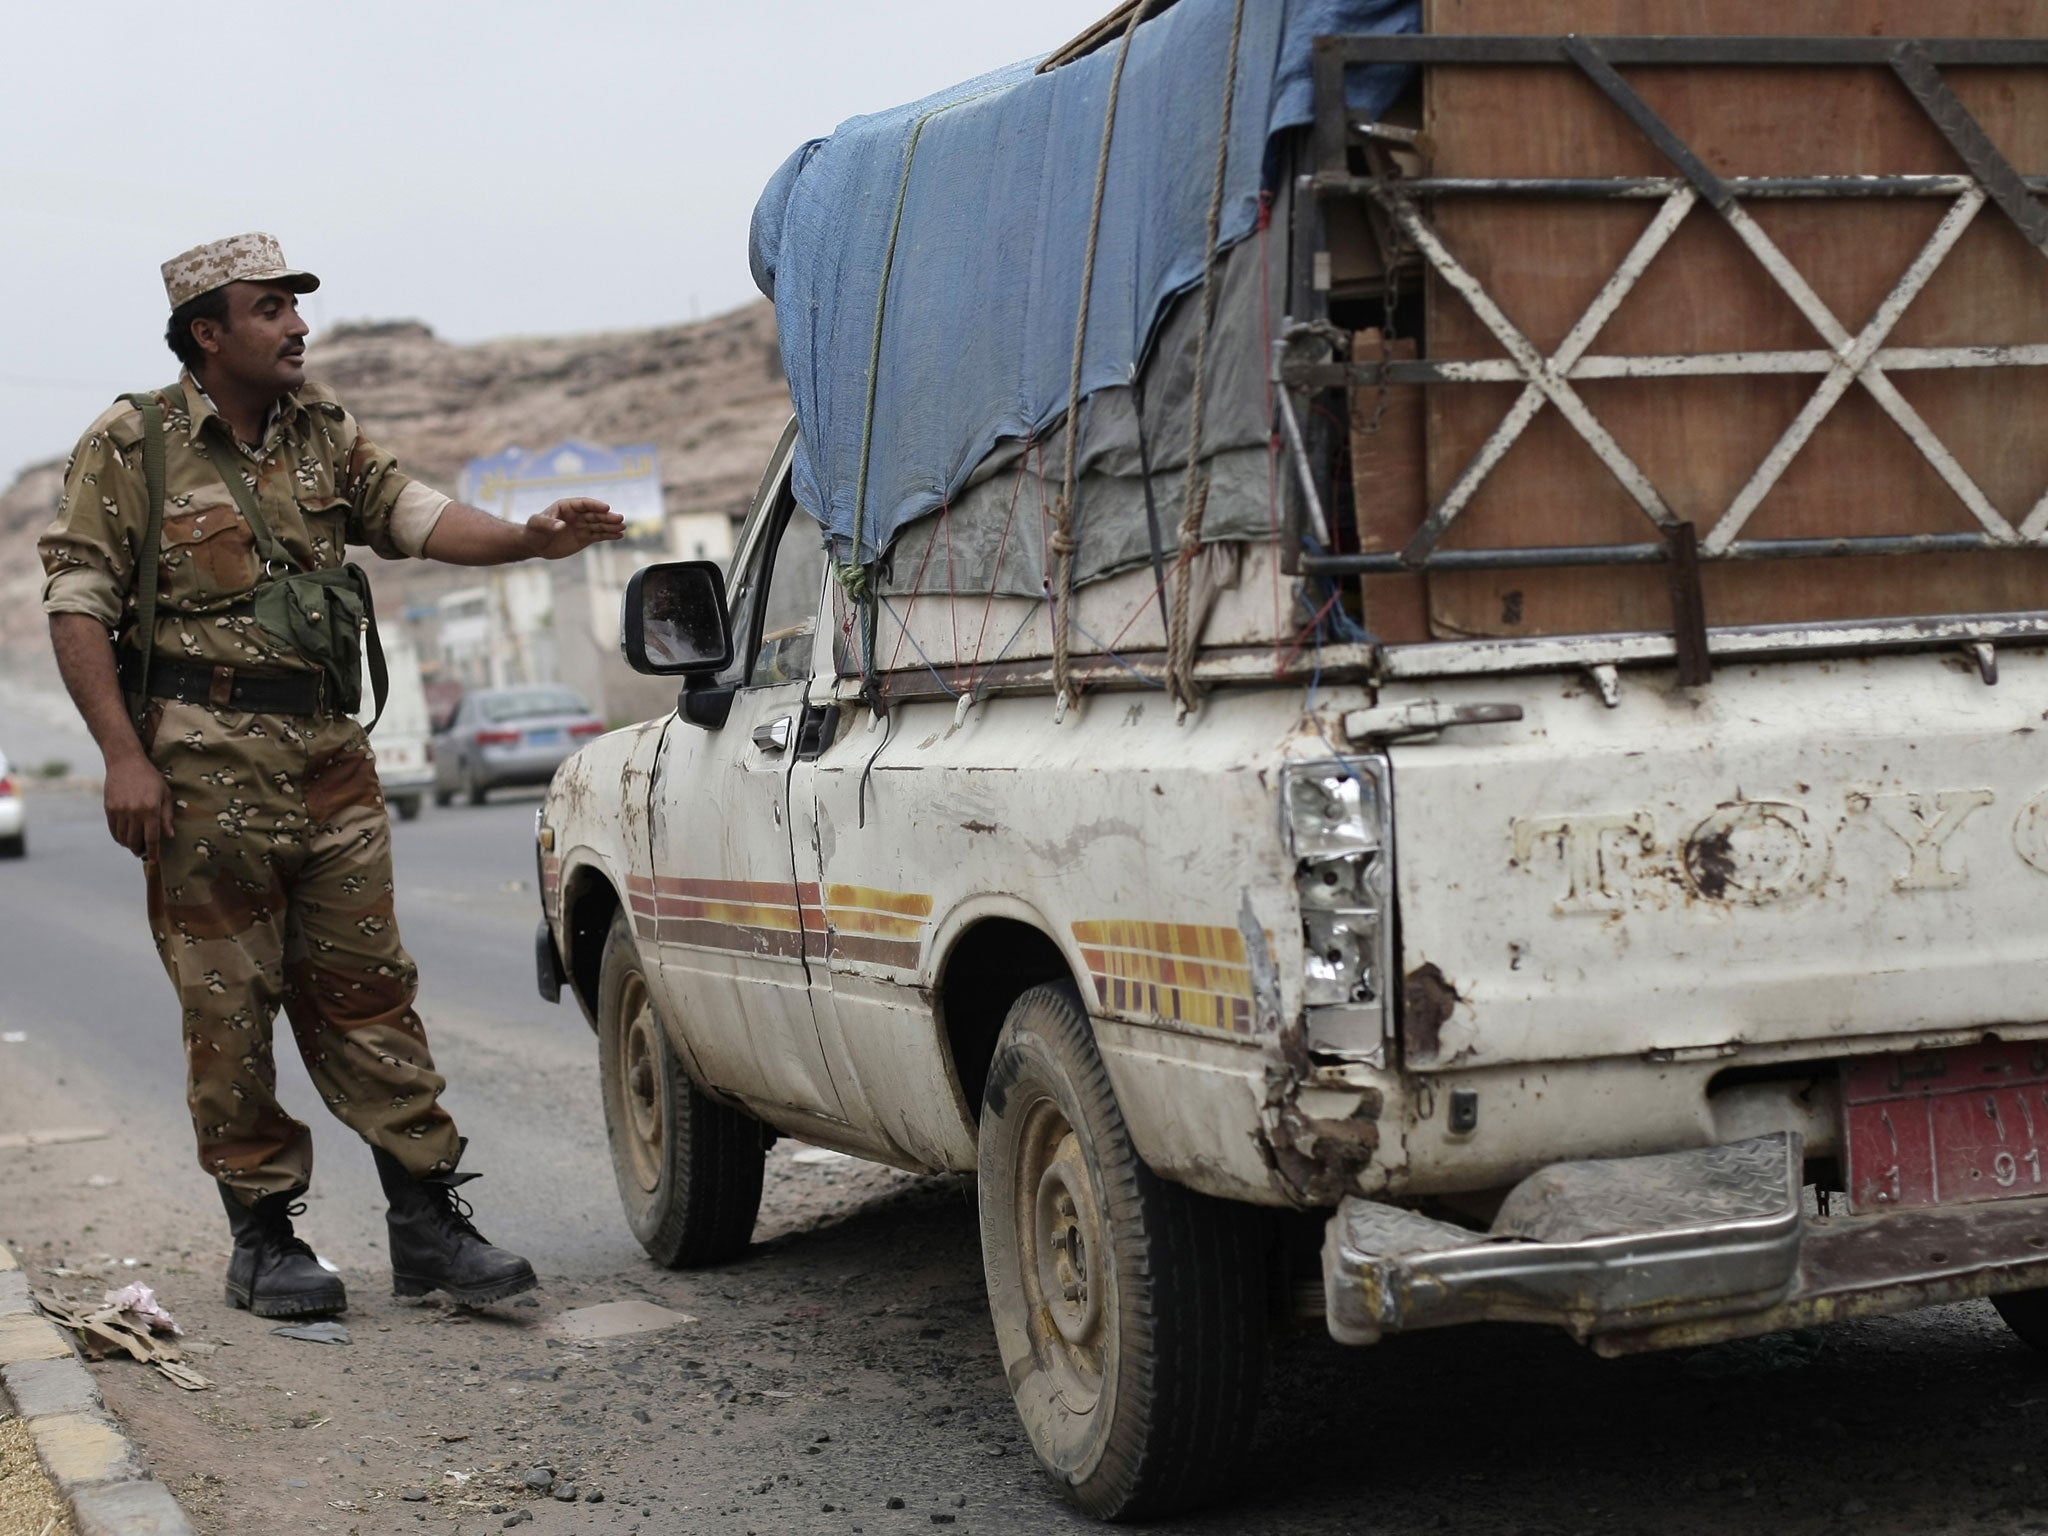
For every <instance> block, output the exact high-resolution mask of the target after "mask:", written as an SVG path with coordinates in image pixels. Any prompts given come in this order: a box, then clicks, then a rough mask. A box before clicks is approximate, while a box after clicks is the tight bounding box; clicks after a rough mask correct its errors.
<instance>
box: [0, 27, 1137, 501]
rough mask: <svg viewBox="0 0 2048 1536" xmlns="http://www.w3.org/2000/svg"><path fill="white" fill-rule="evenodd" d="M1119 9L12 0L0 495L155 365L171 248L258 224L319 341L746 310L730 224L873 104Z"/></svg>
mask: <svg viewBox="0 0 2048 1536" xmlns="http://www.w3.org/2000/svg"><path fill="white" fill-rule="evenodd" d="M1110 8H1111V0H1033V3H1031V4H1028V5H1017V4H1013V3H999V0H741V3H726V4H713V3H708V0H666V3H662V0H575V3H570V0H494V3H489V4H486V3H482V0H402V3H401V0H348V3H343V4H332V5H320V6H301V5H280V4H268V5H253V4H213V3H208V0H189V3H186V4H182V5H165V4H162V3H161V0H151V3H148V4H142V3H135V0H96V3H94V4H91V5H79V6H58V5H45V4H37V5H28V4H9V5H8V7H7V9H8V11H9V21H8V59H7V64H6V67H5V72H4V82H5V83H4V90H0V126H4V130H5V131H4V132H0V286H4V291H5V293H6V295H7V300H8V302H7V305H6V311H7V321H6V345H5V347H4V349H0V484H4V483H5V482H6V481H7V480H9V479H11V478H12V477H13V474H14V472H15V471H16V470H18V469H19V468H21V467H22V466H23V465H25V464H28V463H31V462H34V461H35V460H38V459H44V458H49V457H52V456H54V455H59V454H62V453H64V452H66V451H68V450H69V448H70V446H71V444H72V442H73V441H74V440H75V439H76V438H77V436H78V434H79V432H80V431H81V430H82V429H83V428H84V426H85V424H86V423H87V422H88V421H90V420H91V418H92V417H93V416H95V415H96V414H98V412H99V411H100V410H101V409H102V408H103V407H104V406H105V405H106V404H107V403H108V402H109V401H110V400H111V399H112V398H113V397H114V395H116V394H118V393H120V392H122V391H124V390H131V389H141V388H146V387H149V386H152V385H156V384H160V383H163V382H165V381H166V380H168V379H169V378H171V377H172V376H173V374H174V371H175V369H176V366H177V364H176V362H175V360H174V359H173V358H172V357H171V355H170V353H169V352H168V351H167V350H166V349H165V347H164V344H163V329H164V320H165V318H166V314H167V308H166V304H165V300H164V292H163V286H162V282H161V279H160V278H159V276H158V274H157V266H158V263H160V262H162V261H163V260H164V259H165V258H166V257H169V256H173V255H175V254H177V253H178V252H179V251H182V250H185V249H186V248H188V247H190V246H193V245H196V244H199V243H200V242H201V241H205V240H212V239H216V238H218V237H220V236H222V235H227V234H233V233H236V232H238V231H241V230H246V229H265V230H269V231H270V232H271V233H273V234H275V235H276V236H278V238H279V239H280V240H282V241H283V243H284V249H285V255H286V257H287V258H288V259H289V260H290V261H291V262H292V263H293V264H294V265H296V266H300V267H305V268H308V269H310V270H311V271H314V272H317V273H318V274H319V275H320V277H321V279H322V282H323V286H322V288H321V289H320V291H319V292H318V293H316V294H312V295H309V296H308V297H307V298H306V299H305V300H304V301H303V302H304V305H305V312H306V316H307V318H308V320H310V321H311V322H312V324H313V326H314V329H315V331H316V333H317V332H318V330H319V329H320V328H321V327H322V326H324V325H327V324H331V323H332V322H334V321H337V320H350V319H366V318H374V319H394V318H400V317H411V318H417V319H421V320H424V321H426V322H427V323H428V324H429V325H431V326H433V327H434V329H435V330H436V331H437V332H439V333H440V334H441V335H443V336H447V337H450V338H452V339H454V340H459V341H475V340H482V339H484V338H486V337H493V336H507V335H540V334H550V333H557V332H564V331H591V330H605V329H610V328H614V327H621V326H638V325H656V324H661V323H664V322H671V321H677V320H688V319H691V318H694V317H697V316H702V315H711V314H715V313H717V312H718V311H720V310H723V309H730V308H732V307H733V306H734V305H737V304H741V303H744V302H745V301H747V300H748V299H751V298H753V297H755V290H754V286H753V282H752V280H751V279H750V278H749V277H748V275H747V249H746V240H747V220H748V217H749V216H750V215H751V213H752V212H753V207H754V199H755V197H756V196H757V195H758V194H759V192H760V190H761V187H762V185H763V184H764V183H765V182H766V181H767V179H768V176H769V174H770V173H771V172H772V171H773V170H774V169H775V167H776V166H777V165H778V164H780V163H781V161H782V159H783V157H784V156H785V155H787V154H788V153H789V151H790V150H791V149H793V148H795V147H796V145H797V144H799V143H800V142H802V141H803V140H804V139H807V138H811V137H815V136H817V135H820V134H824V133H828V132H830V131H831V129H832V128H833V127H834V126H835V125H836V124H837V123H839V122H840V121H842V120H843V119H845V118H847V117H851V116H853V115H855V114H857V113H860V112H868V111H873V110H875V109H877V108H880V107H885V106H893V105H895V104H896V103H898V102H902V101H908V100H910V99H912V98H914V97H917V96H921V95H923V94H925V93H926V92H928V91H931V90H934V89H937V88H938V87H940V86H943V85H946V84H948V83H950V82H952V81H955V80H960V79H964V78H966V77H968V76H970V75H974V74H979V73H980V72H982V71H983V70H986V69H990V68H993V67H995V66H996V65H999V64H1005V63H1008V62H1010V61H1011V60H1013V59H1019V58H1025V57H1028V56H1032V55H1035V54H1042V53H1044V52H1046V51H1048V50H1050V49H1051V48H1054V47H1057V46H1058V45H1059V44H1060V43H1063V42H1065V41H1066V40H1067V39H1068V38H1069V37H1071V36H1072V35H1073V34H1075V33H1076V32H1078V31H1080V30H1081V28H1082V27H1083V26H1085V25H1086V24H1087V23H1088V22H1090V21H1092V20H1093V19H1095V18H1096V17H1097V16H1099V15H1101V14H1103V13H1104V12H1106V11H1107V10H1109V9H1110Z"/></svg>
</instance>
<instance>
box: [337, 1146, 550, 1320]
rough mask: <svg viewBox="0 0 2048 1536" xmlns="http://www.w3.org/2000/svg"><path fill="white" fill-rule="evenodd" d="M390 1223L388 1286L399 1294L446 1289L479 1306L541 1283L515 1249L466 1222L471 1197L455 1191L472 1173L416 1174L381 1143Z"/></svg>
mask: <svg viewBox="0 0 2048 1536" xmlns="http://www.w3.org/2000/svg"><path fill="white" fill-rule="evenodd" d="M370 1150H371V1153H372V1155H373V1156H375V1158H376V1159H377V1177H378V1178H380V1179H382V1180H383V1181H384V1198H385V1199H387V1200H389V1201H390V1202H391V1209H390V1210H389V1211H388V1212H386V1213H385V1218H384V1219H385V1220H386V1222H388V1223H389V1224H390V1227H391V1290H392V1294H394V1295H397V1296H424V1295H426V1294H427V1292H429V1291H446V1292H447V1293H448V1294H449V1295H450V1296H452V1297H454V1298H455V1300H457V1301H460V1302H466V1303H468V1304H469V1305H471V1306H479V1305H481V1304H483V1303H484V1302H487V1301H503V1300H504V1299H505V1298H506V1297H507V1296H517V1295H518V1294H519V1293H520V1292H521V1291H530V1290H532V1289H533V1288H534V1286H536V1285H538V1284H539V1283H540V1282H539V1281H537V1280H535V1279H534V1276H533V1266H532V1265H531V1264H529V1263H527V1262H526V1260H524V1259H522V1258H520V1257H519V1255H518V1254H516V1253H507V1252H506V1251H505V1250H504V1249H502V1248H493V1247H492V1246H491V1245H490V1244H489V1243H487V1242H485V1241H484V1238H483V1234H482V1233H480V1232H478V1231H477V1229H476V1228H475V1227H474V1226H472V1225H470V1220H469V1218H470V1216H471V1214H472V1212H471V1211H470V1208H469V1202H468V1201H467V1200H464V1199H463V1198H462V1196H460V1195H458V1194H457V1193H456V1192H455V1186H456V1185H458V1184H467V1183H468V1182H469V1181H470V1180H471V1179H473V1178H476V1177H477V1175H476V1174H473V1173H434V1174H429V1175H428V1176H427V1177H425V1178H423V1179H416V1178H414V1177H413V1176H412V1175H411V1174H409V1173H407V1172H406V1171H405V1166H404V1165H403V1164H402V1163H400V1162H399V1161H398V1159H397V1158H395V1157H393V1156H392V1155H391V1154H390V1153H389V1152H386V1151H385V1150H384V1149H383V1148H382V1147H372V1148H371V1149H370Z"/></svg>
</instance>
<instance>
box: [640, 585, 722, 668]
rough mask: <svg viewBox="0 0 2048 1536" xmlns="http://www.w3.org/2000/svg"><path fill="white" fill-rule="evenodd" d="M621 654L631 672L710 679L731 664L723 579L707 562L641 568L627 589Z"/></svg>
mask: <svg viewBox="0 0 2048 1536" xmlns="http://www.w3.org/2000/svg"><path fill="white" fill-rule="evenodd" d="M619 649H620V650H622V651H624V652H625V654H626V662H627V664H628V665H629V666H631V667H632V669H633V670H634V671H635V672H645V673H647V674H648V675H650V676H653V677H667V676H672V675H674V674H677V673H680V674H683V675H684V676H688V677H693V678H694V677H710V676H713V675H715V674H717V673H719V672H722V671H724V670H725V668H726V667H728V666H730V665H731V664H732V621H731V619H730V618H728V617H727V615H726V611H725V576H724V574H723V573H722V572H721V571H720V570H719V569H718V565H717V563H716V562H715V561H711V560H671V561H666V562H664V563H662V564H660V565H649V566H643V567H642V568H641V569H639V570H637V571H635V572H634V573H633V579H632V580H631V581H629V582H627V583H626V600H625V603H624V605H623V607H622V611H621V613H620V615H619Z"/></svg>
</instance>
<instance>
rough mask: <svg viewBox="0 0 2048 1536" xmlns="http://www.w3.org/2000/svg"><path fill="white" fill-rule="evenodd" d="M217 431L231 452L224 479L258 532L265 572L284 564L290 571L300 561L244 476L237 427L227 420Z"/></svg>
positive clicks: (222, 473)
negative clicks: (274, 529) (275, 531)
mask: <svg viewBox="0 0 2048 1536" xmlns="http://www.w3.org/2000/svg"><path fill="white" fill-rule="evenodd" d="M216 419H217V418H216ZM214 435H215V436H216V437H217V438H218V439H219V440H220V442H219V447H220V449H221V451H223V452H224V453H226V454H227V455H228V458H227V462H226V463H224V464H222V465H221V466H220V478H221V483H222V484H223V485H225V486H226V487H227V488H228V494H229V495H230V496H232V497H234V498H235V506H236V507H237V508H238V509H239V510H240V511H241V514H242V516H243V517H244V518H246V519H247V520H248V523H249V529H250V531H251V532H252V533H254V534H255V535H256V552H257V553H258V554H260V555H261V556H262V557H263V574H264V575H265V576H268V575H270V574H272V573H271V567H272V566H281V567H283V568H284V569H285V570H287V571H289V570H291V569H293V568H294V567H295V566H296V565H297V564H298V562H297V561H296V560H294V559H292V557H291V553H290V552H289V551H288V550H287V549H286V548H285V547H284V546H283V545H282V544H280V543H279V542H278V541H277V536H276V535H275V534H273V533H272V532H271V531H270V524H269V522H268V521H267V520H266V519H265V518H264V516H263V509H262V507H260V506H258V505H257V502H256V493H255V492H254V491H252V490H250V489H249V482H248V481H246V480H244V479H243V478H242V466H241V463H240V460H241V457H242V454H241V450H240V449H238V448H237V447H235V444H234V432H233V430H232V429H231V428H229V427H228V426H226V425H225V424H223V425H222V427H221V430H220V431H219V432H217V433H216V434H214Z"/></svg>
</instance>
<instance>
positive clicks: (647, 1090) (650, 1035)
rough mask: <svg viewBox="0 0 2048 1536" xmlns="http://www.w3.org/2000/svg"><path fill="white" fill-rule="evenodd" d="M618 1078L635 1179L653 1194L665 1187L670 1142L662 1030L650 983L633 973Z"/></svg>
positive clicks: (622, 1003)
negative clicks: (663, 1083) (664, 1098)
mask: <svg viewBox="0 0 2048 1536" xmlns="http://www.w3.org/2000/svg"><path fill="white" fill-rule="evenodd" d="M619 1017H620V1019H621V1020H622V1021H623V1023H624V1028H623V1030H622V1031H621V1032H620V1035H621V1037H620V1040H619V1057H618V1062H619V1065H618V1079H619V1102H620V1104H621V1106H622V1107H623V1108H624V1109H625V1115H624V1116H623V1117H622V1118H623V1124H622V1125H621V1127H620V1129H622V1130H623V1131H624V1132H625V1133H626V1134H625V1142H626V1157H627V1161H628V1162H629V1163H630V1164H631V1165H632V1173H633V1180H634V1182H635V1183H636V1184H638V1185H639V1186H640V1188H641V1189H643V1190H644V1191H646V1192H647V1193H648V1194H653V1193H654V1191H655V1190H656V1189H658V1188H660V1187H661V1169H662V1163H663V1156H662V1153H663V1149H664V1147H665V1145H666V1143H667V1140H668V1125H667V1117H666V1115H665V1114H664V1113H663V1103H662V1092H661V1057H660V1055H659V1052H660V1051H661V1033H660V1031H661V1026H660V1025H659V1024H658V1023H657V1022H656V1021H655V1017H654V1006H653V1004H652V1003H651V1002H650V1001H649V999H648V996H647V983H646V981H645V980H644V979H643V978H642V977H640V976H639V975H638V974H633V975H629V976H627V978H626V983H625V986H624V987H623V988H621V989H620V994H619Z"/></svg>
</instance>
